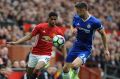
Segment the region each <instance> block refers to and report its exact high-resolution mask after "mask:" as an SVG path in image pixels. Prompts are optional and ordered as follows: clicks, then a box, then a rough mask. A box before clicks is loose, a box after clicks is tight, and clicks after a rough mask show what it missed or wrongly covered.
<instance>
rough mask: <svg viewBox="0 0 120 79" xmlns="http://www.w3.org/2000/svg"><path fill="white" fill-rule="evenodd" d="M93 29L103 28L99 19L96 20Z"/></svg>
mask: <svg viewBox="0 0 120 79" xmlns="http://www.w3.org/2000/svg"><path fill="white" fill-rule="evenodd" d="M95 29H96V30H101V29H104V26H103V25H102V23H101V22H100V21H98V22H96V23H95Z"/></svg>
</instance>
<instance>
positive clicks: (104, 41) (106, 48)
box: [98, 29, 110, 56]
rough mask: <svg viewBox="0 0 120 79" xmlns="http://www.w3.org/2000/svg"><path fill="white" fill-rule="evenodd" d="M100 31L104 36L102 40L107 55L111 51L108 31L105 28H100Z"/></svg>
mask: <svg viewBox="0 0 120 79" xmlns="http://www.w3.org/2000/svg"><path fill="white" fill-rule="evenodd" d="M98 32H99V33H100V35H101V37H102V41H103V45H104V49H105V51H104V52H105V54H106V55H108V56H109V55H110V53H109V51H108V43H107V37H106V33H105V30H104V29H101V30H98Z"/></svg>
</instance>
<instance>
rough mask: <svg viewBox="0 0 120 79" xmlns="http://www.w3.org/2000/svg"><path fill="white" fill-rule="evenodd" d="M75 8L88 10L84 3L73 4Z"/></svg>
mask: <svg viewBox="0 0 120 79" xmlns="http://www.w3.org/2000/svg"><path fill="white" fill-rule="evenodd" d="M75 7H76V8H85V9H88V5H87V3H86V2H77V3H76V4H75Z"/></svg>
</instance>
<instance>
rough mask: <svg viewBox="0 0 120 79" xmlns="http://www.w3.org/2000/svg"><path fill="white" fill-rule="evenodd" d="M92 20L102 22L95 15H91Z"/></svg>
mask: <svg viewBox="0 0 120 79" xmlns="http://www.w3.org/2000/svg"><path fill="white" fill-rule="evenodd" d="M91 20H92V21H93V22H94V23H101V20H100V19H99V18H97V17H95V16H92V15H91Z"/></svg>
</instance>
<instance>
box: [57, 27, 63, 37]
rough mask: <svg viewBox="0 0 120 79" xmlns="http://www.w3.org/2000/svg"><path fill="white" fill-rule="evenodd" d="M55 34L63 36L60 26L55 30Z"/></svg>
mask: <svg viewBox="0 0 120 79" xmlns="http://www.w3.org/2000/svg"><path fill="white" fill-rule="evenodd" d="M57 34H58V35H62V36H64V33H63V31H62V30H61V29H60V28H59V29H58V30H57Z"/></svg>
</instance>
